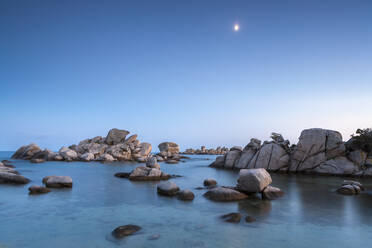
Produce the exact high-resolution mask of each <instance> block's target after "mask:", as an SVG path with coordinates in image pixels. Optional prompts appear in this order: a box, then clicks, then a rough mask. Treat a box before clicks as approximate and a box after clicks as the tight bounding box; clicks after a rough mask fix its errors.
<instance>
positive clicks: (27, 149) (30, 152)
mask: <svg viewBox="0 0 372 248" xmlns="http://www.w3.org/2000/svg"><path fill="white" fill-rule="evenodd" d="M38 152H41V149H40V147H39V146H38V145H36V144H35V143H31V144H29V145H27V146H22V147H21V148H19V149H18V150H17V151H16V152H15V153H14V154H13V155H12V158H14V159H25V160H28V159H31V158H32V157H33V156H34V155H35V154H37V153H38Z"/></svg>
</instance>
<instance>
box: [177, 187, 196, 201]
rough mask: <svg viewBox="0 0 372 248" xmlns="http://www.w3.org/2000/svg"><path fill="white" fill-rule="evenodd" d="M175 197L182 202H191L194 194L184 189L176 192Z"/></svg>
mask: <svg viewBox="0 0 372 248" xmlns="http://www.w3.org/2000/svg"><path fill="white" fill-rule="evenodd" d="M177 197H178V199H179V200H182V201H192V200H194V198H195V195H194V193H193V192H192V191H191V190H188V189H185V190H181V191H179V192H178V194H177Z"/></svg>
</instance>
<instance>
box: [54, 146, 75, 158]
mask: <svg viewBox="0 0 372 248" xmlns="http://www.w3.org/2000/svg"><path fill="white" fill-rule="evenodd" d="M58 153H59V155H60V156H61V157H62V158H63V159H64V160H66V161H72V160H76V159H77V158H78V155H77V153H76V152H75V151H74V150H71V149H70V148H68V147H65V146H63V147H61V149H59V152H58Z"/></svg>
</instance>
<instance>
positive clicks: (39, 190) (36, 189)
mask: <svg viewBox="0 0 372 248" xmlns="http://www.w3.org/2000/svg"><path fill="white" fill-rule="evenodd" d="M28 190H29V191H30V192H29V194H30V195H36V194H45V193H49V192H50V191H51V190H50V189H48V188H46V187H43V186H38V185H32V186H30V187H29V188H28Z"/></svg>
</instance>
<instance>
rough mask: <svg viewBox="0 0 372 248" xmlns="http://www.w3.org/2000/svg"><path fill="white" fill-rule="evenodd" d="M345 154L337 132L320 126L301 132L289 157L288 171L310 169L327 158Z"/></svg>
mask: <svg viewBox="0 0 372 248" xmlns="http://www.w3.org/2000/svg"><path fill="white" fill-rule="evenodd" d="M343 155H345V145H344V143H343V142H342V136H341V134H340V133H339V132H337V131H333V130H326V129H321V128H312V129H306V130H304V131H302V132H301V135H300V138H299V142H298V144H297V146H296V148H295V149H294V151H293V153H292V157H291V165H290V171H292V172H297V171H309V170H310V171H311V170H313V169H315V168H316V167H318V166H320V165H321V164H322V163H324V162H325V161H327V160H330V159H333V158H336V157H338V156H343Z"/></svg>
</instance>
